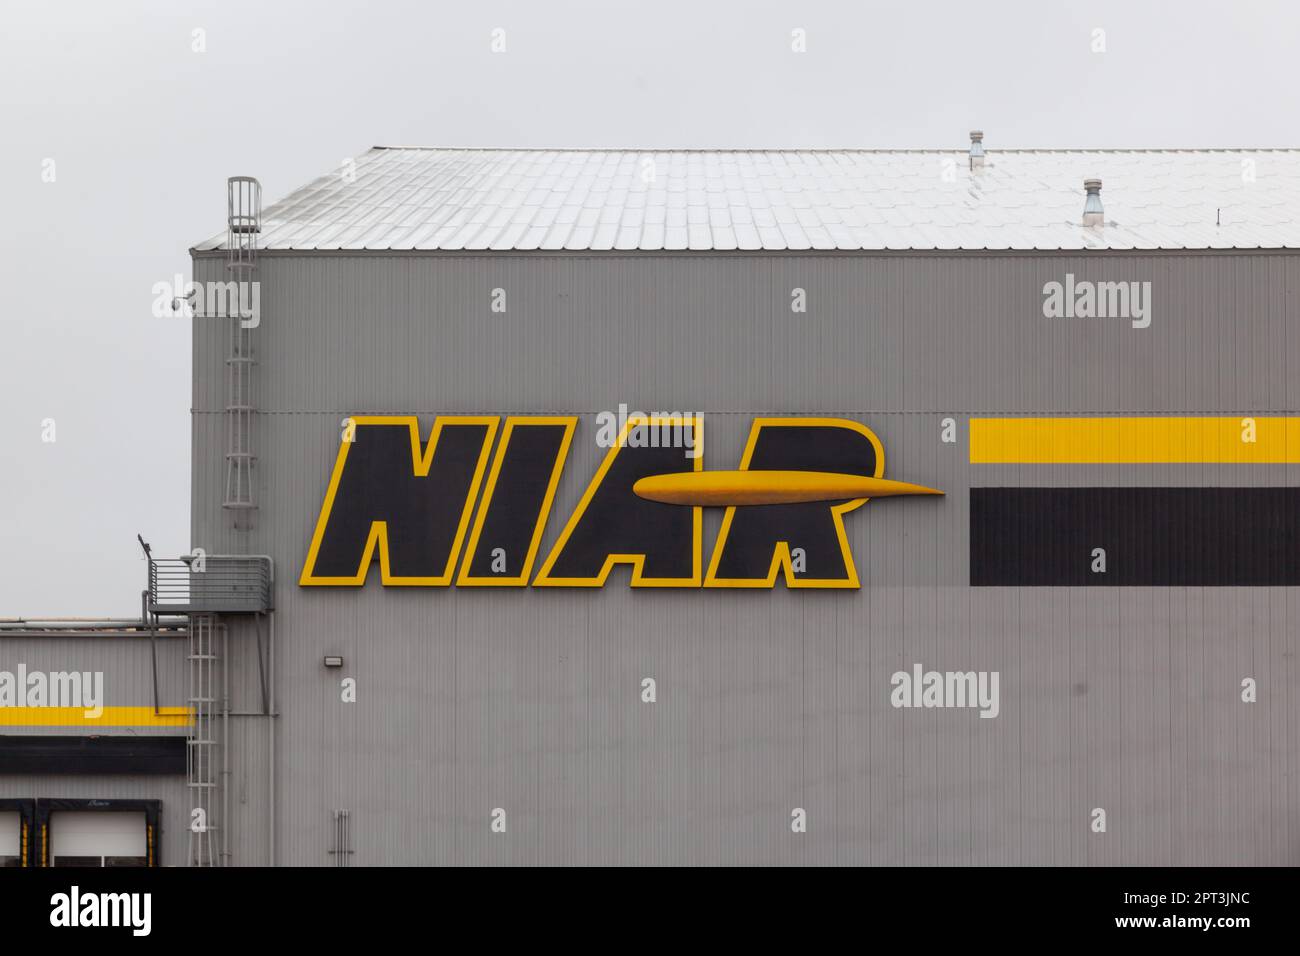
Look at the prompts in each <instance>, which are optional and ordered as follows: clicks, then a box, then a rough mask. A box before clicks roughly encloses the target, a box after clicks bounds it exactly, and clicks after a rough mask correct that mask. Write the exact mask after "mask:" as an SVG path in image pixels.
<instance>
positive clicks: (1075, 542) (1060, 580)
mask: <svg viewBox="0 0 1300 956" xmlns="http://www.w3.org/2000/svg"><path fill="white" fill-rule="evenodd" d="M1097 548H1101V549H1104V550H1105V559H1106V570H1105V572H1104V573H1097V572H1094V571H1093V569H1092V566H1093V562H1094V556H1093V551H1094V549H1097ZM970 583H971V586H972V587H1048V586H1065V587H1089V586H1091V587H1114V586H1130V587H1132V586H1139V587H1179V586H1183V587H1229V586H1267V585H1274V586H1277V585H1284V586H1300V488H972V489H971V493H970Z"/></svg>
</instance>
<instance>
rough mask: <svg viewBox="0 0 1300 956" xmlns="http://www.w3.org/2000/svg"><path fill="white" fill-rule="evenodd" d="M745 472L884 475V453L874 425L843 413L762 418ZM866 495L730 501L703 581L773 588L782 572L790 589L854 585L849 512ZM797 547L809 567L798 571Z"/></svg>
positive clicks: (746, 456)
mask: <svg viewBox="0 0 1300 956" xmlns="http://www.w3.org/2000/svg"><path fill="white" fill-rule="evenodd" d="M740 468H741V470H742V471H748V470H750V469H753V470H755V471H818V472H832V473H837V474H848V475H864V476H866V477H869V478H880V477H882V476H883V475H884V471H885V453H884V449H883V448H882V447H881V444H880V439H878V438H877V437H876V436H875V434H874V433H873V432H872V431H871V429H869V428H867V427H866V426H865V425H862V424H860V423H858V422H854V421H848V420H846V419H842V418H756V419H754V424H753V426H752V427H751V429H750V432H749V441H748V443H747V444H746V445H745V454H744V457H743V458H742V459H741V462H740ZM866 501H867V499H866V498H856V499H853V500H850V501H820V502H808V503H801V504H791V505H762V506H759V507H753V506H750V507H744V508H736V507H730V508H728V509H727V512H726V514H725V515H723V518H722V528H721V530H720V531H719V532H718V541H717V544H716V545H715V546H714V548H713V559H712V560H711V561H710V562H709V573H708V576H707V577H706V578H705V579H704V586H705V587H706V588H707V587H712V588H770V587H772V586H773V585H775V584H776V576H777V572H778V571H782V570H783V571H784V573H785V584H786V587H790V588H856V587H858V586H859V585H858V572H857V569H856V568H854V566H853V555H852V553H851V552H850V550H849V541H848V537H847V536H846V535H845V533H844V522H843V520H842V518H843V516H844V515H845V514H847V513H848V512H850V511H852V510H854V509H855V508H859V507H861V506H862V505H863V504H865V503H866ZM792 548H799V549H801V550H802V551H803V552H804V554H805V556H806V562H807V567H806V568H805V569H803V570H801V571H799V572H796V571H795V569H794V567H793V563H792V561H791V559H790V550H791V549H792Z"/></svg>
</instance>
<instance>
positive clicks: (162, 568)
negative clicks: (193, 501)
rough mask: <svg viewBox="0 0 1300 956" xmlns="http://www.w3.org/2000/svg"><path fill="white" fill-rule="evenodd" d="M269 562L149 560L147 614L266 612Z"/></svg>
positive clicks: (246, 558) (248, 558)
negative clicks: (148, 612)
mask: <svg viewBox="0 0 1300 956" xmlns="http://www.w3.org/2000/svg"><path fill="white" fill-rule="evenodd" d="M273 580H274V579H273V571H272V565H271V559H270V558H269V557H265V556H263V555H231V554H209V555H206V556H204V557H203V558H201V559H200V558H195V557H188V556H187V557H184V558H152V557H151V558H150V559H149V611H150V612H151V613H153V614H255V613H259V612H265V611H269V610H271V609H272V607H273V606H274V605H273V603H272V584H273Z"/></svg>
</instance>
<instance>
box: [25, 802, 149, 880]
mask: <svg viewBox="0 0 1300 956" xmlns="http://www.w3.org/2000/svg"><path fill="white" fill-rule="evenodd" d="M161 850H162V802H161V801H159V800H130V799H102V798H68V797H61V798H45V797H38V798H34V799H4V800H0V866H6V867H29V866H80V867H110V866H111V867H120V866H158V865H159V864H160V861H161V855H160V854H161Z"/></svg>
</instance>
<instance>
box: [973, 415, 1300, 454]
mask: <svg viewBox="0 0 1300 956" xmlns="http://www.w3.org/2000/svg"><path fill="white" fill-rule="evenodd" d="M1252 422H1253V423H1254V441H1247V440H1244V439H1246V438H1249V437H1251V436H1250V425H1251V423H1252ZM970 460H971V463H972V464H977V465H993V464H1009V465H1068V464H1080V465H1111V464H1123V465H1129V464H1132V465H1140V464H1230V465H1237V464H1249V465H1269V464H1282V465H1286V464H1291V465H1293V464H1297V463H1300V418H1297V417H1289V418H1280V417H1274V418H1252V417H1245V416H1243V417H1234V418H972V419H971V423H970Z"/></svg>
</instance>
